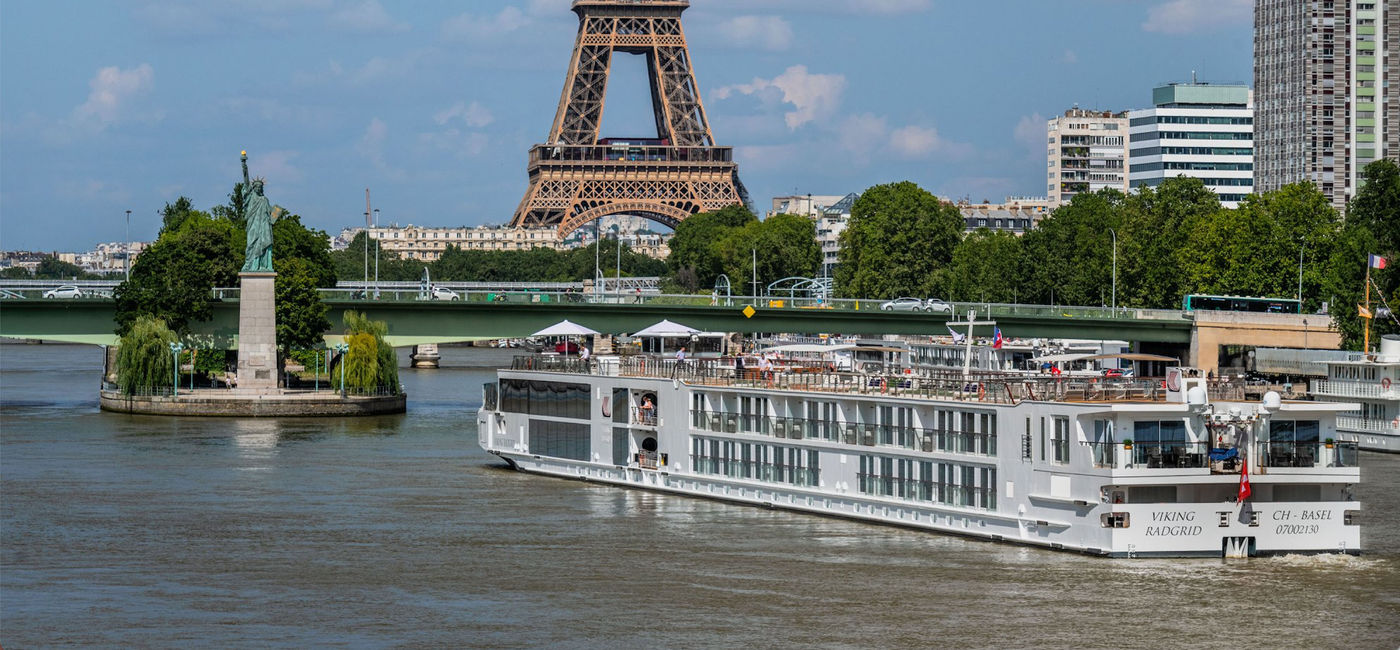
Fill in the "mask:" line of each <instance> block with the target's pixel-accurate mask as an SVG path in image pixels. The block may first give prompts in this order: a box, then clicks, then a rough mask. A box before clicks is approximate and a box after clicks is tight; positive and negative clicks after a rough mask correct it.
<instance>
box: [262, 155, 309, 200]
mask: <svg viewBox="0 0 1400 650" xmlns="http://www.w3.org/2000/svg"><path fill="white" fill-rule="evenodd" d="M300 155H301V153H300V152H298V151H286V150H280V151H260V152H253V153H252V154H251V155H249V156H248V171H249V173H251V174H252V175H254V176H261V177H263V178H265V179H267V191H268V195H269V196H275V195H276V194H277V186H278V185H279V184H280V185H286V184H288V183H299V182H301V181H302V180H304V179H305V178H306V174H305V173H304V172H302V170H301V168H300V167H298V166H296V165H295V164H293V161H294V160H295V159H296V158H297V156H300Z"/></svg>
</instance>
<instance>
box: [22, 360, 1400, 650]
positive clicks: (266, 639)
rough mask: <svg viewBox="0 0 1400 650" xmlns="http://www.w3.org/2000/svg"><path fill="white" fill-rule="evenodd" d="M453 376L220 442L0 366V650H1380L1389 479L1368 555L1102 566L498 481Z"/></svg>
mask: <svg viewBox="0 0 1400 650" xmlns="http://www.w3.org/2000/svg"><path fill="white" fill-rule="evenodd" d="M445 357H446V358H445V361H446V364H447V365H448V366H449V367H446V368H444V369H442V370H438V371H412V370H405V371H404V382H405V384H406V385H407V386H408V389H409V391H410V402H409V408H410V414H409V415H407V416H400V417H387V418H377V419H368V420H282V421H230V420H201V419H157V418H141V417H130V416H119V415H109V414H104V413H100V412H99V411H98V410H97V407H96V399H95V389H96V384H97V380H98V369H99V366H100V362H101V359H100V354H99V352H98V351H97V350H96V349H95V348H85V347H76V346H74V347H70V346H49V345H45V346H24V345H3V346H0V645H3V646H4V647H6V648H24V647H35V646H51V645H69V644H76V645H92V646H107V647H112V646H129V647H130V646H134V647H174V646H180V647H188V646H211V645H212V646H234V645H237V646H272V647H306V646H342V647H345V646H348V647H384V646H415V647H417V646H439V647H441V646H489V647H534V646H558V647H607V648H613V647H657V646H670V647H687V648H688V647H742V646H750V647H776V646H793V645H796V646H822V647H849V648H865V647H947V646H955V647H990V648H1002V647H1103V648H1121V647H1176V646H1191V647H1222V648H1242V647H1244V648H1278V647H1317V648H1343V647H1345V648H1349V649H1353V650H1355V649H1361V648H1395V647H1397V646H1400V456H1383V455H1376V454H1365V455H1363V457H1362V463H1363V467H1364V469H1363V476H1364V480H1365V483H1364V485H1363V488H1362V489H1361V490H1360V493H1359V495H1360V498H1361V499H1362V501H1363V503H1364V508H1365V513H1366V526H1365V528H1364V529H1363V543H1364V544H1365V548H1366V549H1367V551H1368V552H1367V554H1366V555H1364V556H1362V557H1359V558H1356V557H1338V556H1323V557H1284V558H1270V559H1255V560H1248V561H1242V560H1234V561H1224V560H1132V561H1126V560H1108V559H1101V558H1089V557H1082V556H1078V555H1070V554H1064V553H1054V552H1050V551H1042V550H1037V549H1029V548H1021V547H1016V546H1008V545H998V544H991V543H985V542H978V541H972V540H966V539H959V538H950V537H942V536H938V535H933V534H927V533H921V532H914V531H906V530H901V529H895V528H886V527H880V526H872V525H867V524H860V523H854V522H847V521H842V520H834V519H824V518H820V517H813V516H807V515H800V514H793V513H785V512H780V511H769V510H762V509H756V508H749V507H744V506H738V505H731V504H724V503H717V502H709V501H703V500H696V499H688V498H680V497H672V496H667V495H658V494H652V493H646V492H639V491H630V490H623V489H617V488H609V487H600V486H597V485H591V484H584V483H578V482H572V481H562V480H554V479H547V478H541V477H533V476H527V475H523V474H518V473H513V472H510V471H506V470H504V469H502V468H501V467H500V466H499V465H497V464H496V463H495V462H493V459H492V457H490V456H488V455H486V454H484V453H483V452H481V451H480V450H479V449H478V448H477V447H476V444H475V430H474V421H475V419H474V412H475V409H476V407H477V403H478V401H479V385H480V384H481V382H483V381H487V380H488V379H489V378H490V377H491V375H492V371H491V370H490V368H491V367H493V366H495V365H499V364H501V363H502V362H506V361H508V359H509V353H507V352H498V351H482V350H466V349H446V350H445Z"/></svg>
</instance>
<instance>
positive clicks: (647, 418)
mask: <svg viewBox="0 0 1400 650" xmlns="http://www.w3.org/2000/svg"><path fill="white" fill-rule="evenodd" d="M632 424H639V425H641V426H644V427H654V426H656V409H654V408H650V409H648V408H642V407H640V406H634V407H632Z"/></svg>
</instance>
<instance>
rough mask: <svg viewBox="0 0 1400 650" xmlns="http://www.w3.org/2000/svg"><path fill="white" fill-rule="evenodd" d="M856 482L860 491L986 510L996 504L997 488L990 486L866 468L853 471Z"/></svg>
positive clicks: (991, 508) (907, 499)
mask: <svg viewBox="0 0 1400 650" xmlns="http://www.w3.org/2000/svg"><path fill="white" fill-rule="evenodd" d="M856 486H857V488H858V490H859V491H860V492H861V493H862V494H868V495H872V496H880V497H890V498H895V499H902V500H905V501H925V502H929V503H942V504H945V505H950V506H962V507H964V508H985V509H988V510H995V509H996V507H997V501H996V499H997V493H996V489H995V488H991V487H977V486H969V485H953V484H950V483H939V482H936V481H925V480H919V479H913V478H903V477H898V476H882V475H879V474H870V473H866V472H859V473H857V474H856Z"/></svg>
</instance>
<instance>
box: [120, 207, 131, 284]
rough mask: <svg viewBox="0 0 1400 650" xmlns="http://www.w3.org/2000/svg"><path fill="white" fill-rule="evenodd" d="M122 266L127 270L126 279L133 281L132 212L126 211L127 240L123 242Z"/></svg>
mask: <svg viewBox="0 0 1400 650" xmlns="http://www.w3.org/2000/svg"><path fill="white" fill-rule="evenodd" d="M122 266H123V267H125V268H126V279H127V281H130V280H131V210H127V211H126V240H125V241H123V242H122Z"/></svg>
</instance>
